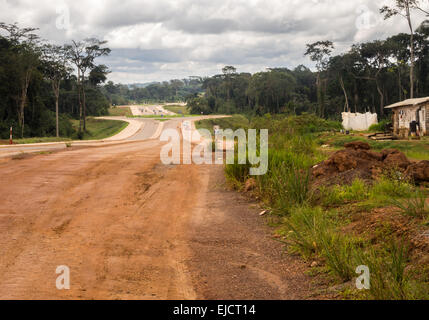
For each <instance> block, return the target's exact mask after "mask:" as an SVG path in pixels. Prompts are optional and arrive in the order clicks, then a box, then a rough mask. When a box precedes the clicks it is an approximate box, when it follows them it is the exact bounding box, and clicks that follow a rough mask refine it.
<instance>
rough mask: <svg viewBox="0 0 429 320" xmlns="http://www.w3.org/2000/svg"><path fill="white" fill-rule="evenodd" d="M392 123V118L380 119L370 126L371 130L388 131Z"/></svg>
mask: <svg viewBox="0 0 429 320" xmlns="http://www.w3.org/2000/svg"><path fill="white" fill-rule="evenodd" d="M391 124H392V122H391V121H390V120H383V121H380V122H379V123H378V124H373V125H372V126H371V127H369V131H370V132H386V131H387V130H388V128H389V126H390V125H391Z"/></svg>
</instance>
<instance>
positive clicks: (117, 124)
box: [73, 118, 128, 140]
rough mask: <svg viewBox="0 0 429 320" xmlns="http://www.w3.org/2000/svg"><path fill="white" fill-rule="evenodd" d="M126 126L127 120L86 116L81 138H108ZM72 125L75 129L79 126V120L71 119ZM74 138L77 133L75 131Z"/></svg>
mask: <svg viewBox="0 0 429 320" xmlns="http://www.w3.org/2000/svg"><path fill="white" fill-rule="evenodd" d="M127 126H128V122H125V121H116V120H100V119H94V118H88V119H87V120H86V132H85V133H84V135H83V137H82V139H81V140H101V139H107V138H110V137H112V136H114V135H116V134H118V133H119V132H121V131H122V130H124V129H125V128H126V127H127ZM73 127H74V128H75V130H76V131H77V130H78V128H79V120H73ZM75 138H76V139H77V138H78V137H77V133H76V137H75Z"/></svg>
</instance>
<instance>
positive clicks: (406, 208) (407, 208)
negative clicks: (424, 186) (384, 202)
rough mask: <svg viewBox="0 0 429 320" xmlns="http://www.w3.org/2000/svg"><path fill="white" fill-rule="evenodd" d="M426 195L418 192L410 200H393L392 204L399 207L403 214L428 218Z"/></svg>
mask: <svg viewBox="0 0 429 320" xmlns="http://www.w3.org/2000/svg"><path fill="white" fill-rule="evenodd" d="M426 197H427V196H426V194H424V193H423V192H422V191H420V190H417V191H416V192H415V193H414V194H412V195H411V196H410V198H405V199H392V201H391V204H392V205H394V206H395V207H397V208H398V209H399V210H400V211H401V213H402V214H404V215H407V216H410V217H414V218H427V217H428V216H429V207H428V205H427V203H426Z"/></svg>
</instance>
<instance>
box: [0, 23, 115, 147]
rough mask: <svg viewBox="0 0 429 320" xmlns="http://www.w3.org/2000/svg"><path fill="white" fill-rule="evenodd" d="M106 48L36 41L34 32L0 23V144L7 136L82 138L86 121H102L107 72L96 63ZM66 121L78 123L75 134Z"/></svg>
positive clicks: (89, 42) (97, 42)
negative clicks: (98, 118)
mask: <svg viewBox="0 0 429 320" xmlns="http://www.w3.org/2000/svg"><path fill="white" fill-rule="evenodd" d="M105 44H106V42H104V41H100V40H98V39H86V40H83V41H72V42H71V43H69V44H65V45H62V46H57V45H52V44H49V43H47V42H45V41H42V40H41V39H40V37H39V36H38V35H37V29H35V28H20V27H19V26H18V25H17V24H5V23H0V138H3V139H5V138H7V137H8V136H9V128H10V127H13V128H14V133H15V135H16V136H21V137H31V136H38V137H44V136H55V135H57V136H63V137H72V136H74V135H75V136H76V138H79V137H82V135H83V132H84V131H85V130H86V117H87V116H88V115H93V116H99V115H106V114H107V113H108V108H109V106H110V104H109V101H108V99H107V97H106V96H105V95H103V93H102V92H101V84H102V83H104V82H105V81H106V79H107V78H106V76H107V74H108V72H109V71H108V68H107V67H106V66H104V65H97V64H96V58H98V57H101V56H105V55H108V54H109V53H110V49H109V48H107V47H105ZM71 119H79V120H80V121H79V128H78V131H77V132H76V130H75V129H73V127H72V124H71V121H70V120H71Z"/></svg>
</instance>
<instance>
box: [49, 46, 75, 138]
mask: <svg viewBox="0 0 429 320" xmlns="http://www.w3.org/2000/svg"><path fill="white" fill-rule="evenodd" d="M43 69H44V73H45V75H46V77H47V78H48V79H49V80H50V81H51V85H52V90H53V92H54V96H55V123H56V136H57V137H59V136H60V124H59V99H60V85H61V80H63V79H64V78H65V77H67V75H68V74H69V73H70V72H71V68H70V67H69V65H68V59H67V50H66V48H65V47H64V46H56V45H52V44H47V45H45V46H44V47H43Z"/></svg>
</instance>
